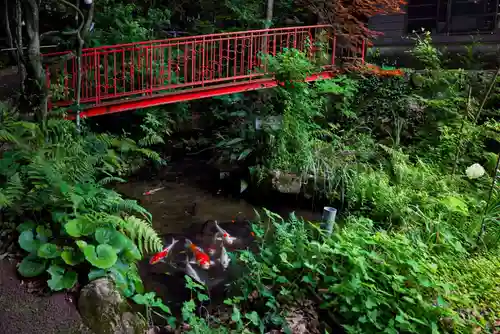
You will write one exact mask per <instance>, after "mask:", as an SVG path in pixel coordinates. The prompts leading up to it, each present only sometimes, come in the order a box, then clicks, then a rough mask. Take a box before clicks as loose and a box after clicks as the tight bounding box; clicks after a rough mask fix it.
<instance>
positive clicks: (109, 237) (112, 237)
mask: <svg viewBox="0 0 500 334" xmlns="http://www.w3.org/2000/svg"><path fill="white" fill-rule="evenodd" d="M94 237H95V240H96V241H97V242H98V243H100V244H108V245H110V246H111V247H113V248H114V249H115V250H116V251H117V252H120V251H122V250H123V249H124V248H125V247H127V246H128V245H129V241H130V240H129V239H128V238H127V237H126V236H125V235H123V234H122V233H120V232H118V231H117V230H115V229H112V228H98V229H97V230H96V231H95V235H94ZM130 243H131V241H130Z"/></svg>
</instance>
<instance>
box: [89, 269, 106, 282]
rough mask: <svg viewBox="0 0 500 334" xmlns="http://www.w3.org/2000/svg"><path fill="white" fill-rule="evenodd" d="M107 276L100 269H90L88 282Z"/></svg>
mask: <svg viewBox="0 0 500 334" xmlns="http://www.w3.org/2000/svg"><path fill="white" fill-rule="evenodd" d="M106 275H107V272H106V270H102V269H92V270H91V271H90V272H89V275H88V277H89V281H93V280H96V279H98V278H101V277H105V276H106Z"/></svg>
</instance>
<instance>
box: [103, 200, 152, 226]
mask: <svg viewBox="0 0 500 334" xmlns="http://www.w3.org/2000/svg"><path fill="white" fill-rule="evenodd" d="M109 209H110V211H111V212H115V213H123V212H125V213H138V214H141V215H142V216H143V217H144V218H145V219H146V220H147V221H148V222H151V221H152V220H153V217H152V216H151V213H149V211H148V210H146V209H145V208H143V207H142V206H140V205H139V203H137V201H136V200H133V199H121V200H119V201H116V202H113V203H110V205H109Z"/></svg>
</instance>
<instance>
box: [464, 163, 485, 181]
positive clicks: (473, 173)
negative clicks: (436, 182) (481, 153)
mask: <svg viewBox="0 0 500 334" xmlns="http://www.w3.org/2000/svg"><path fill="white" fill-rule="evenodd" d="M484 173H485V170H484V168H483V166H481V165H480V164H473V165H472V166H469V167H468V168H467V169H466V170H465V174H467V177H468V178H469V179H471V180H472V179H477V178H480V177H481V176H483V175H484Z"/></svg>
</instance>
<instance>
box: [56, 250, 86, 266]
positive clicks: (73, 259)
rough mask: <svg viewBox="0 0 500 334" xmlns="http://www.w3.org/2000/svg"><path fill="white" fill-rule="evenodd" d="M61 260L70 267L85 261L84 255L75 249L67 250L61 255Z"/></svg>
mask: <svg viewBox="0 0 500 334" xmlns="http://www.w3.org/2000/svg"><path fill="white" fill-rule="evenodd" d="M61 258H62V259H63V261H64V262H65V263H66V264H69V265H70V266H74V265H77V264H80V263H82V261H83V260H85V257H84V256H83V253H82V252H80V251H78V250H76V249H73V248H67V249H65V250H64V251H63V252H62V253H61Z"/></svg>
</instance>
